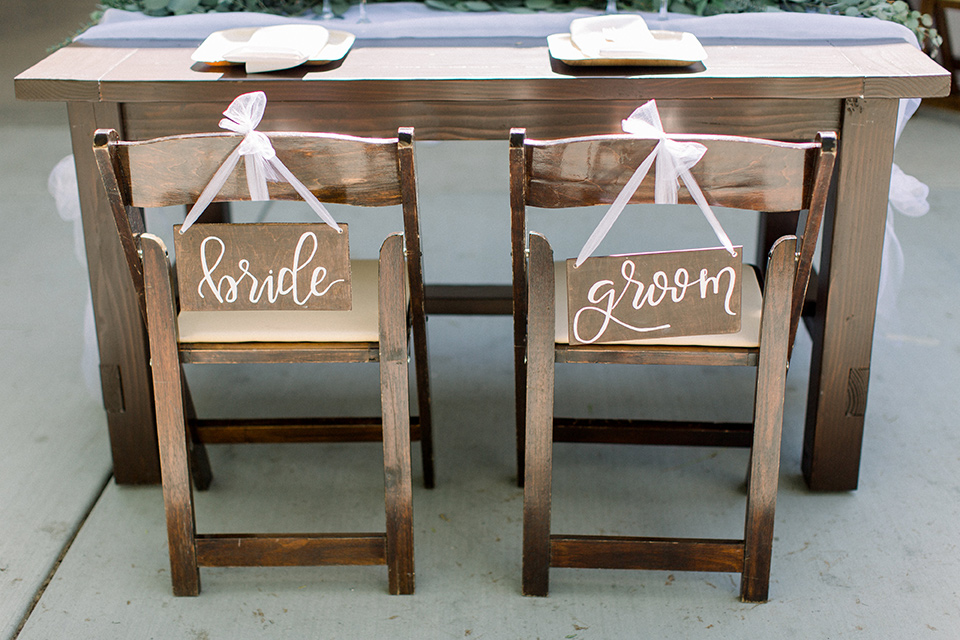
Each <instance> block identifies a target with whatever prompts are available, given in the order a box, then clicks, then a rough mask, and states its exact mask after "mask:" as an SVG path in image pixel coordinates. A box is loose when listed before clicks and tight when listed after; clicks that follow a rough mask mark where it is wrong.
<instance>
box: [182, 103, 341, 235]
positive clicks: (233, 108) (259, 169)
mask: <svg viewBox="0 0 960 640" xmlns="http://www.w3.org/2000/svg"><path fill="white" fill-rule="evenodd" d="M266 106H267V95H266V94H265V93H264V92H263V91H253V92H251V93H244V94H242V95H239V96H237V97H236V98H235V99H234V101H233V102H231V103H230V106H229V107H227V109H226V110H225V111H224V112H223V115H225V116H226V118H223V119H222V120H220V128H221V129H227V130H228V131H234V132H236V133H242V134H243V140H241V141H240V144H239V145H237V147H236V148H235V149H234V150H233V151H232V152H231V153H230V155H229V156H227V159H226V160H224V161H223V164H221V165H220V168H219V169H217V172H216V173H214V174H213V177H212V178H211V179H210V182H209V183H208V184H207V186H206V187H204V189H203V191H202V192H201V193H200V197H199V198H198V199H197V202H196V203H195V204H194V205H193V207H191V209H190V212H189V213H188V214H187V217H186V219H185V220H184V222H183V226H182V227H181V228H180V233H184V232H185V231H186V230H187V229H189V228H190V226H191V225H192V224H193V223H194V222H196V221H197V218H199V217H200V214H202V213H203V211H204V210H205V209H206V208H207V205H209V204H210V203H211V202H213V199H214V198H215V197H216V196H217V194H218V193H220V189H222V188H223V185H224V184H226V182H227V178H228V177H229V176H230V174H231V173H232V172H233V169H234V167H236V166H237V163H238V162H239V161H240V157H241V156H243V158H244V164H245V165H246V168H247V188H248V189H249V191H250V199H251V200H254V201H265V200H269V199H270V193H269V191H268V190H267V180H270V181H271V182H280V181H281V180H285V181H286V182H288V183H290V185H292V186H293V188H294V189H295V190H296V192H297V193H298V194H300V197H302V198H303V199H304V201H306V203H307V204H308V205H310V208H311V209H313V210H314V211H315V212H316V213H317V215H318V216H320V218H321V219H322V220H323V221H324V222H325V223H327V224H328V225H329V226H331V227H332V228H334V229H336V230H337V232H339V233H343V230H342V229H341V228H340V226H339V225H338V224H337V223H336V221H335V220H334V219H333V216H331V215H330V212H329V211H327V209H326V207H324V206H323V204H322V203H321V202H320V201H319V200H317V198H316V196H314V195H313V193H311V192H310V190H309V189H308V188H307V187H306V186H305V185H304V184H303V183H302V182H300V180H298V179H297V177H296V176H294V175H293V173H291V172H290V170H289V169H287V167H286V165H284V164H283V162H281V161H280V159H279V158H277V152H276V151H275V150H274V148H273V144H271V143H270V138H268V137H267V135H266V134H265V133H262V132H260V131H257V126H258V125H259V124H260V120H261V119H262V118H263V112H264V109H265V108H266Z"/></svg>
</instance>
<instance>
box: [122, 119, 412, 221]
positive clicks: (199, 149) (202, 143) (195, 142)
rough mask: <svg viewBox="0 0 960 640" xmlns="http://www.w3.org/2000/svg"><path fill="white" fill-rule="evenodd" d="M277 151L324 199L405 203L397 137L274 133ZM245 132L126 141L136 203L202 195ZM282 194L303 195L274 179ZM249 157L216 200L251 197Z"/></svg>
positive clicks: (130, 192) (185, 201) (273, 187)
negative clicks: (246, 165) (402, 199)
mask: <svg viewBox="0 0 960 640" xmlns="http://www.w3.org/2000/svg"><path fill="white" fill-rule="evenodd" d="M267 136H268V137H269V138H270V141H271V142H272V144H273V147H274V149H275V150H276V152H277V157H278V158H279V159H280V160H281V161H282V162H283V163H284V164H285V165H286V166H287V168H288V169H290V171H291V173H293V175H294V176H296V177H297V178H298V179H299V180H300V181H301V182H303V183H304V184H305V185H306V187H307V188H308V189H310V191H311V192H313V194H314V195H316V196H317V198H318V199H319V200H320V201H321V202H330V203H336V204H352V205H359V206H367V207H377V206H387V205H395V204H400V202H401V192H400V176H399V169H398V160H397V140H396V138H393V139H370V138H355V137H352V136H344V135H336V134H314V133H267ZM242 139H243V136H241V135H238V134H229V133H224V134H219V133H215V134H195V135H188V136H172V137H167V138H156V139H154V140H148V141H144V142H118V143H117V144H116V157H117V163H118V169H119V171H121V172H122V175H124V176H125V177H126V179H125V180H124V181H123V182H124V186H126V188H127V190H126V191H125V192H124V199H125V200H126V204H127V205H128V206H134V207H164V206H175V205H189V204H192V203H194V202H196V200H197V198H198V197H199V195H200V193H201V191H203V189H204V187H206V186H207V183H209V182H210V178H211V177H213V174H214V173H215V172H216V170H217V169H218V168H219V166H220V165H221V164H222V163H223V161H224V160H226V159H227V156H229V155H230V153H231V152H232V151H233V150H234V149H235V148H236V147H237V145H238V144H240V141H241V140H242ZM268 188H269V191H270V197H271V198H272V199H274V200H300V199H301V198H300V196H299V195H298V194H297V192H296V191H295V190H294V189H293V187H292V186H291V185H289V184H287V183H286V182H270V183H268ZM249 199H250V194H249V192H248V190H247V181H246V170H245V168H244V163H243V160H242V159H241V161H240V162H239V163H238V164H237V167H236V168H235V169H234V170H233V172H232V174H231V175H230V177H229V178H228V179H227V182H226V184H224V186H223V188H222V189H221V190H220V193H219V194H217V196H216V198H215V199H214V202H235V201H240V200H249Z"/></svg>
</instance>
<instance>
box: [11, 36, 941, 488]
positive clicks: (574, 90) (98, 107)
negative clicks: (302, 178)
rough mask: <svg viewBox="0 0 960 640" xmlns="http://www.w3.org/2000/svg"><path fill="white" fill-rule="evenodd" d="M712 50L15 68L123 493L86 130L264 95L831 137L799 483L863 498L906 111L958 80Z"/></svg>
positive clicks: (106, 273) (119, 342) (118, 340)
mask: <svg viewBox="0 0 960 640" xmlns="http://www.w3.org/2000/svg"><path fill="white" fill-rule="evenodd" d="M706 45H707V46H706V50H707V52H708V54H709V59H708V60H707V66H706V68H704V67H702V66H701V67H697V68H694V69H692V70H688V69H684V70H679V71H677V70H668V71H664V72H655V73H652V72H649V71H647V72H646V73H644V74H643V75H631V74H636V73H637V70H636V69H634V70H629V69H620V70H609V69H607V70H598V69H593V70H591V69H589V68H588V69H585V70H582V71H579V72H578V71H576V70H575V69H574V68H572V67H566V66H565V65H562V64H560V63H556V62H552V61H551V59H550V57H549V56H548V53H547V51H546V47H545V43H544V42H543V40H542V39H541V40H529V41H522V40H518V39H511V40H497V39H491V40H486V39H484V40H462V39H461V40H459V41H457V42H455V43H451V42H443V41H432V40H418V41H399V42H398V41H389V40H384V41H374V40H370V41H366V42H363V41H358V42H357V44H356V45H355V47H354V49H353V50H352V51H351V52H350V53H349V55H348V56H347V57H346V59H345V61H344V62H343V63H342V64H341V65H339V66H337V65H334V66H333V67H332V68H313V69H303V68H300V69H295V70H290V71H286V72H280V73H275V74H266V75H261V76H250V77H247V76H245V74H244V73H243V72H242V71H223V70H222V69H219V70H218V69H214V68H211V67H205V66H203V65H195V64H192V63H191V61H190V54H191V49H190V48H105V47H97V46H82V45H77V44H74V45H71V46H68V47H66V48H63V49H60V50H59V51H56V52H55V53H53V54H52V55H50V56H49V57H48V58H46V59H45V60H43V61H41V62H40V63H38V64H37V65H35V66H34V67H32V68H31V69H28V70H27V71H25V72H24V73H22V74H20V75H19V76H18V77H17V78H16V91H17V97H19V98H21V99H25V100H45V101H60V102H66V103H67V106H68V113H69V119H70V129H71V135H72V139H73V149H74V153H75V157H76V163H77V173H78V178H79V184H80V200H81V205H82V211H83V226H84V235H85V239H86V247H87V256H88V263H89V269H90V284H91V288H92V292H93V304H94V309H95V314H96V318H97V335H98V338H99V346H100V361H101V375H102V382H103V398H104V405H105V407H106V410H107V415H108V423H109V429H110V440H111V444H112V447H113V459H114V471H115V476H116V480H117V482H120V483H144V482H156V481H157V480H158V469H157V447H156V435H155V430H154V418H153V406H152V397H151V391H150V382H149V375H148V368H147V367H148V365H147V358H148V356H147V343H146V340H145V333H144V330H143V327H142V325H141V320H140V316H139V312H138V311H137V304H136V301H135V297H134V294H133V290H132V286H131V285H130V284H129V283H128V281H127V277H126V274H125V267H124V264H123V258H122V256H121V252H120V246H119V242H118V241H117V236H116V232H115V230H114V227H113V221H112V219H111V215H110V211H109V208H108V206H107V202H106V198H105V195H104V194H103V193H102V188H101V185H100V180H99V178H98V177H97V173H96V167H95V165H94V160H93V156H92V153H91V139H92V135H93V132H94V130H95V129H96V128H98V127H114V128H116V129H118V130H120V131H121V135H122V136H123V137H125V138H128V139H143V138H149V137H153V136H159V135H168V134H176V133H188V132H201V131H210V130H213V129H215V128H216V123H217V122H218V119H219V117H220V112H221V111H222V110H223V109H224V108H225V106H226V105H227V104H228V103H229V102H230V101H231V100H232V99H233V98H234V97H236V96H237V95H238V94H240V93H243V92H246V91H253V90H263V91H265V92H266V93H267V96H268V98H269V108H268V109H267V117H266V119H265V120H264V121H263V123H262V125H261V127H260V128H261V129H262V130H296V129H301V130H322V131H326V130H331V131H338V132H341V133H351V134H359V135H392V133H391V132H395V131H396V129H397V127H398V126H400V125H405V126H413V127H416V131H417V137H418V139H420V140H431V139H433V140H451V139H458V140H459V139H503V140H505V139H506V138H507V132H508V130H509V129H510V127H513V126H524V127H527V129H528V133H529V135H531V136H533V137H557V136H568V135H581V134H597V133H609V132H611V131H619V128H620V120H621V119H622V118H624V117H625V116H627V115H629V113H630V112H631V111H632V110H633V109H634V108H635V107H636V106H638V105H639V104H640V103H642V102H644V101H646V100H648V99H650V98H656V99H657V101H658V104H659V106H660V110H661V113H662V115H663V120H664V126H665V128H666V130H667V131H683V132H689V133H695V132H706V133H730V134H743V135H755V136H762V137H769V138H780V139H805V140H806V139H811V138H812V137H813V136H814V134H815V133H816V132H817V131H819V130H824V129H831V130H836V131H838V132H839V134H840V155H839V158H840V162H839V169H838V179H837V181H836V198H835V207H834V209H833V213H832V214H829V217H828V219H827V220H826V221H825V223H824V238H823V240H824V242H823V253H822V259H821V264H820V271H819V280H818V285H817V289H816V310H815V314H814V315H813V316H812V317H811V318H810V319H809V322H808V326H809V327H810V329H811V333H812V335H813V357H812V370H811V372H810V383H809V384H810V386H809V401H808V409H807V422H806V431H805V439H804V451H803V471H804V475H805V477H806V480H807V483H808V484H809V486H810V487H811V488H813V489H820V490H851V489H855V488H856V486H857V478H858V473H859V465H860V447H861V440H862V436H863V423H864V414H865V411H866V400H867V386H868V382H869V377H870V351H871V346H872V340H873V327H874V316H875V311H876V294H877V288H878V283H879V275H880V258H881V250H882V246H883V235H884V222H885V219H886V209H887V191H888V188H889V179H890V166H891V163H892V160H893V146H894V132H895V123H896V119H897V106H898V100H897V99H898V98H903V97H928V96H941V95H946V94H947V93H948V92H949V86H950V78H949V76H948V75H947V73H946V72H945V71H944V70H943V69H942V68H940V67H939V66H938V65H937V64H935V63H934V62H932V61H931V60H930V59H929V58H927V57H926V56H925V55H923V54H922V53H921V52H920V51H918V50H916V49H915V48H913V47H912V46H910V45H909V44H906V43H904V42H883V43H866V44H865V43H860V44H856V43H832V42H826V41H824V42H816V43H810V42H804V43H801V44H786V45H777V46H770V45H769V44H767V45H763V44H750V43H749V42H746V41H738V42H737V41H729V42H724V41H719V42H718V41H711V42H710V43H706ZM504 161H506V159H504ZM421 179H425V180H429V176H421ZM507 213H508V212H506V211H505V212H504V215H507ZM761 233H763V232H761ZM445 292H446V291H445V290H439V289H432V293H433V295H434V296H436V295H437V294H443V293H445ZM494 297H495V296H494ZM491 302H492V304H493V308H492V310H494V311H496V300H493V301H491ZM441 303H442V300H435V301H434V304H435V306H434V309H435V310H439V309H440V306H442V305H441ZM486 310H487V311H490V310H491V309H490V308H488V309H486Z"/></svg>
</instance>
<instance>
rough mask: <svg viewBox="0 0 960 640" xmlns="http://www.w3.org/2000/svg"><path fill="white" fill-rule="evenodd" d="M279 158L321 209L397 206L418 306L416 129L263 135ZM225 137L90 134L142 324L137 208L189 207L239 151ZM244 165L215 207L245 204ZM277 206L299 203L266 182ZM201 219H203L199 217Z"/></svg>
mask: <svg viewBox="0 0 960 640" xmlns="http://www.w3.org/2000/svg"><path fill="white" fill-rule="evenodd" d="M266 135H267V136H268V137H269V139H270V142H271V143H272V145H273V147H274V149H275V150H276V153H277V158H278V159H280V160H281V161H282V162H283V164H284V165H286V167H287V168H288V169H289V170H290V172H291V173H292V174H293V175H294V176H296V177H297V178H298V179H299V180H300V181H301V182H302V183H303V184H304V185H305V186H306V187H307V188H308V189H309V190H310V191H311V192H312V193H313V194H314V195H315V196H316V197H317V199H318V200H320V201H321V202H327V203H335V204H348V205H355V206H364V207H383V206H390V205H398V204H399V205H401V206H402V210H403V227H404V244H405V250H406V255H407V264H408V277H409V283H410V295H411V301H412V303H413V304H414V306H415V308H416V307H417V306H418V305H419V306H422V299H423V281H422V272H423V269H422V257H421V251H420V224H419V212H418V204H417V190H416V176H415V169H414V162H413V129H412V128H401V129H400V130H399V131H398V134H397V137H396V138H359V137H354V136H345V135H338V134H332V133H288V132H270V133H266ZM242 139H243V136H242V135H239V134H230V133H212V134H193V135H182V136H169V137H164V138H156V139H153V140H145V141H138V142H127V141H121V140H120V139H119V136H118V134H117V132H116V131H113V130H110V129H100V130H98V131H97V132H96V134H95V135H94V143H93V148H94V155H95V157H96V159H97V165H98V167H99V169H100V175H101V178H102V180H103V183H104V187H105V189H106V192H107V197H108V199H109V201H110V205H111V208H112V211H113V216H114V220H115V222H116V225H117V231H118V233H119V235H120V241H121V244H122V246H123V251H124V255H125V258H126V261H127V266H128V268H129V271H130V275H131V278H132V280H133V283H134V286H135V288H136V291H137V294H138V296H139V298H140V306H141V312H142V313H143V317H144V320H146V310H145V305H144V290H143V269H142V265H141V261H140V258H139V255H138V243H139V235H140V234H141V233H143V232H144V231H145V224H144V219H143V212H142V208H144V207H164V206H176V205H190V204H192V203H194V202H196V201H197V199H198V198H199V196H200V193H201V191H203V189H204V187H206V186H207V184H208V183H209V182H210V178H211V177H212V176H213V174H214V172H216V170H217V169H218V168H219V167H220V165H221V164H222V163H223V161H224V160H225V159H226V158H227V156H228V155H230V153H231V152H232V151H233V150H234V149H235V148H236V147H237V145H238V144H240V142H241V140H242ZM242 164H243V163H240V164H238V165H237V167H236V168H235V169H234V170H233V173H232V174H231V175H230V176H229V177H228V178H227V181H226V183H225V184H224V185H223V187H222V188H221V190H220V192H219V193H218V194H217V196H216V197H215V198H214V202H237V201H243V200H250V193H249V191H248V188H247V182H246V178H245V173H244V167H243V166H242ZM269 191H270V197H271V199H274V200H300V199H301V196H300V195H299V194H297V192H296V191H295V190H294V188H293V187H292V186H291V185H290V184H288V183H286V182H271V183H270V184H269ZM201 219H202V218H201Z"/></svg>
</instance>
